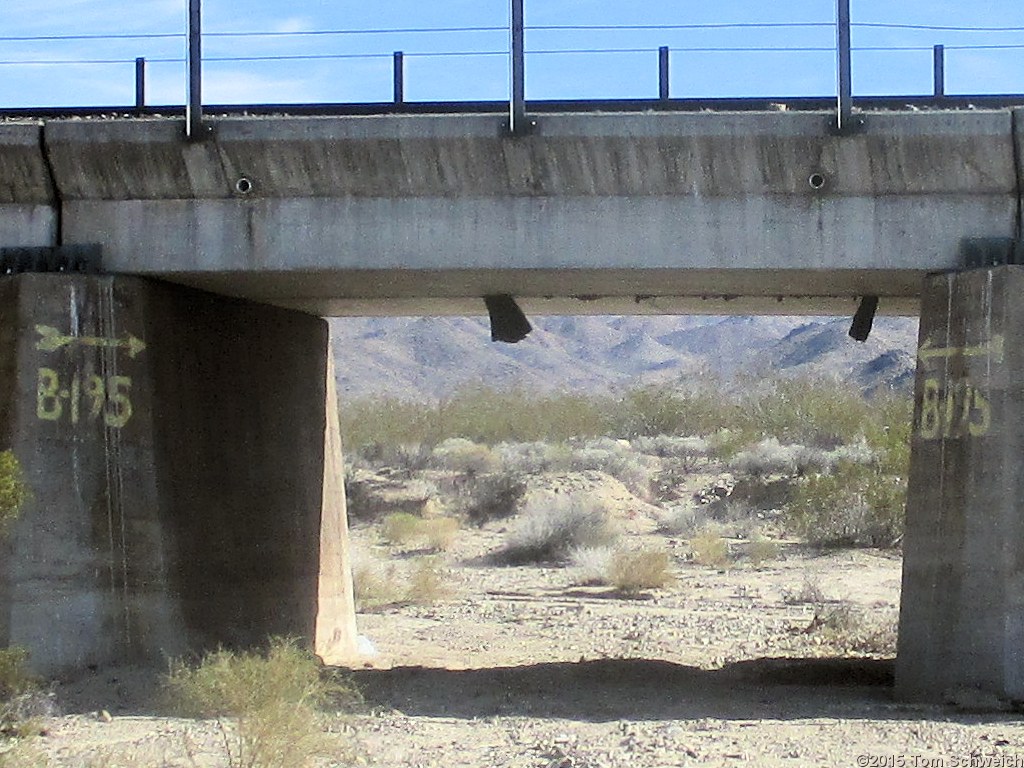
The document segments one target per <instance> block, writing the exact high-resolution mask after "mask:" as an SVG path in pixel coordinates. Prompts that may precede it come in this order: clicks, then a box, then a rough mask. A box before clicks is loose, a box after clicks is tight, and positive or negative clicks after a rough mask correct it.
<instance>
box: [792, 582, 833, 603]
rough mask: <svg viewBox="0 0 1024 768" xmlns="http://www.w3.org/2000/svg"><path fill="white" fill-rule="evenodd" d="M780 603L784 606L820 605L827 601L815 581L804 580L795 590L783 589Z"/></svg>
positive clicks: (819, 585)
mask: <svg viewBox="0 0 1024 768" xmlns="http://www.w3.org/2000/svg"><path fill="white" fill-rule="evenodd" d="M782 602H784V603H785V604H786V605H820V604H824V603H826V602H828V601H827V599H826V598H825V592H824V591H823V590H822V588H821V584H819V583H818V581H817V580H816V579H812V578H805V579H804V581H803V583H802V584H801V585H800V586H799V587H798V588H797V589H783V590H782Z"/></svg>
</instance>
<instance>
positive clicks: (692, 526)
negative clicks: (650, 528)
mask: <svg viewBox="0 0 1024 768" xmlns="http://www.w3.org/2000/svg"><path fill="white" fill-rule="evenodd" d="M709 522H710V515H709V514H708V507H707V505H702V506H700V507H696V506H693V505H690V504H680V505H678V506H675V507H669V508H668V510H667V512H666V514H665V516H664V517H662V519H661V523H660V526H659V527H660V529H661V530H662V532H664V533H667V534H670V535H672V536H682V537H683V538H689V537H691V536H696V535H697V534H698V533H700V532H701V531H702V530H704V529H705V528H706V527H707V526H708V524H709Z"/></svg>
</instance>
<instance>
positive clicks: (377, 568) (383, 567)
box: [352, 549, 404, 610]
mask: <svg viewBox="0 0 1024 768" xmlns="http://www.w3.org/2000/svg"><path fill="white" fill-rule="evenodd" d="M352 591H353V594H354V596H355V600H356V606H357V607H358V608H360V609H362V610H365V609H367V608H374V607H377V606H381V605H390V604H392V603H398V602H401V601H402V599H403V598H404V592H403V591H402V589H401V585H400V583H399V581H398V575H397V573H396V568H395V566H394V565H393V564H391V563H385V562H384V561H382V560H380V559H379V558H376V557H373V556H371V555H368V554H366V553H364V552H362V551H360V550H357V549H353V550H352Z"/></svg>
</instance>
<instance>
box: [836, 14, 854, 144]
mask: <svg viewBox="0 0 1024 768" xmlns="http://www.w3.org/2000/svg"><path fill="white" fill-rule="evenodd" d="M836 75H837V79H838V82H837V94H838V100H837V101H838V103H837V105H836V107H837V119H836V128H838V130H839V132H840V133H842V132H844V131H848V130H850V129H851V128H852V127H853V83H852V74H851V67H850V0H836Z"/></svg>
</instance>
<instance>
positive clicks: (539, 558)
mask: <svg viewBox="0 0 1024 768" xmlns="http://www.w3.org/2000/svg"><path fill="white" fill-rule="evenodd" d="M614 539H615V533H614V532H613V530H612V528H611V525H610V521H609V518H608V512H607V510H606V509H605V508H604V507H603V506H601V505H600V504H597V503H595V502H594V501H591V500H589V499H586V498H585V497H580V496H572V495H561V494H556V493H546V494H537V495H535V496H534V497H533V498H532V499H530V501H529V502H528V503H527V505H526V507H525V508H524V509H523V511H522V513H521V515H520V516H519V518H518V519H517V520H516V521H515V523H514V524H513V525H512V526H511V527H510V529H509V532H508V534H507V537H506V542H505V545H504V546H503V547H502V548H501V549H500V550H499V551H498V552H497V553H495V559H496V560H497V561H498V562H502V563H507V564H510V565H512V564H522V563H533V562H545V561H553V560H562V559H564V558H565V557H567V556H568V554H569V552H571V551H572V550H573V549H575V548H579V547H593V546H600V545H606V544H610V543H611V542H612V541H613V540H614Z"/></svg>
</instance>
